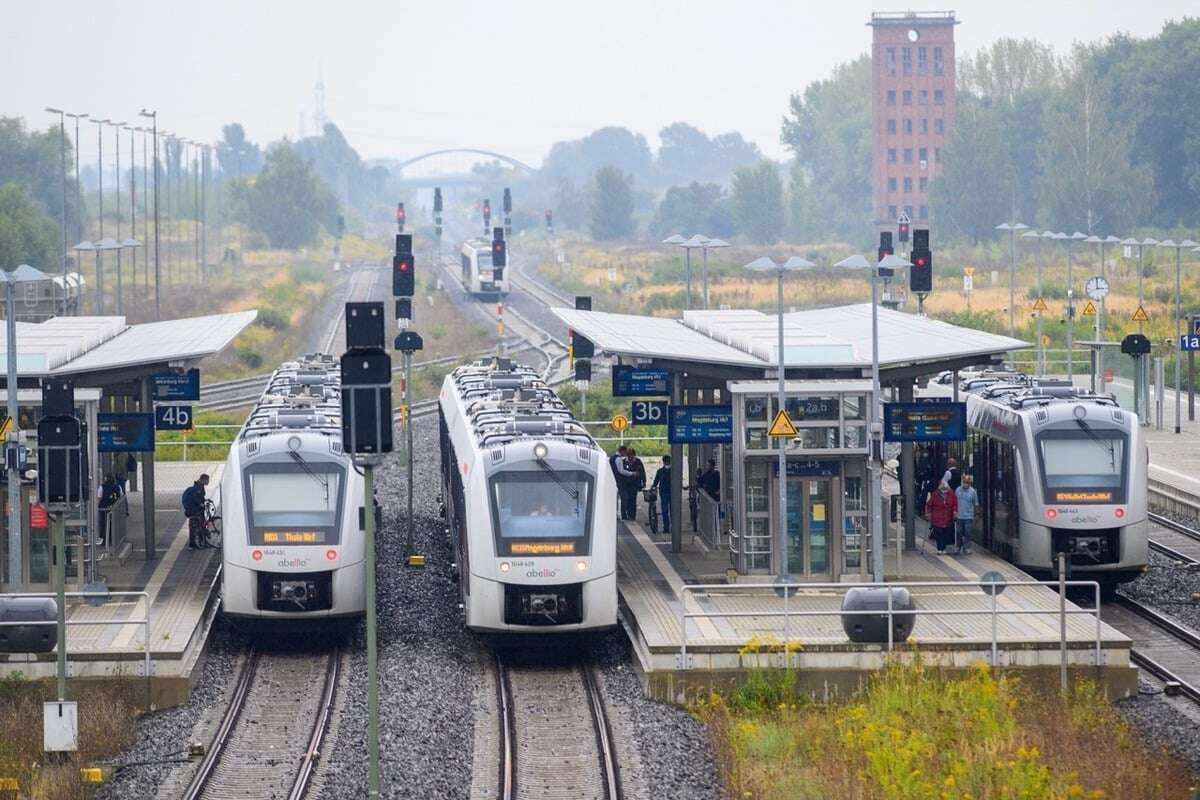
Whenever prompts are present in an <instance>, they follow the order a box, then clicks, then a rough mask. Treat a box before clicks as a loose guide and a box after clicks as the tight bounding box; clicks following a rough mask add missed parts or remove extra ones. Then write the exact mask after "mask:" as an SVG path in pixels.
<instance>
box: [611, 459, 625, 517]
mask: <svg viewBox="0 0 1200 800" xmlns="http://www.w3.org/2000/svg"><path fill="white" fill-rule="evenodd" d="M628 450H629V448H628V447H626V446H625V445H621V446H620V447H618V448H617V452H616V454H615V455H612V456H609V458H608V466H609V467H611V468H612V474H613V480H614V481H616V483H617V511H618V513H619V514H620V517H621V519H625V476H624V475H622V474H621V466H622V465H623V464H624V463H625V454H626V453H627V452H628Z"/></svg>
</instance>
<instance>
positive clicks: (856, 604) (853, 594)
mask: <svg viewBox="0 0 1200 800" xmlns="http://www.w3.org/2000/svg"><path fill="white" fill-rule="evenodd" d="M888 592H891V595H892V610H893V611H915V610H916V608H917V604H916V603H915V602H914V601H913V597H912V593H911V592H909V591H908V589H905V588H904V587H902V586H890V587H883V586H881V587H878V588H875V587H855V588H853V589H851V590H850V591H848V592H846V597H845V598H844V599H843V600H842V611H882V612H884V613H882V614H879V615H878V616H876V615H874V614H842V630H844V631H845V632H846V635H847V636H849V637H850V641H852V642H873V643H876V644H880V643H886V642H887V640H888V629H887V620H888V616H887V607H888ZM915 622H916V615H915V614H896V615H894V616H893V617H892V641H893V642H903V641H905V640H907V639H908V637H909V636H910V635H911V634H912V630H913V624H914V623H915Z"/></svg>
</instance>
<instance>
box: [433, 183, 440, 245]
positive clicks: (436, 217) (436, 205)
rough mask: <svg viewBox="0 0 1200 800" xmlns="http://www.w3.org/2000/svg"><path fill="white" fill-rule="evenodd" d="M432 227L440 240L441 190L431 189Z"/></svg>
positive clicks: (437, 187) (437, 188)
mask: <svg viewBox="0 0 1200 800" xmlns="http://www.w3.org/2000/svg"><path fill="white" fill-rule="evenodd" d="M433 226H434V232H435V233H436V234H437V237H438V239H441V238H442V188H441V187H440V186H436V187H434V189H433Z"/></svg>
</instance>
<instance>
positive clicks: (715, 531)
mask: <svg viewBox="0 0 1200 800" xmlns="http://www.w3.org/2000/svg"><path fill="white" fill-rule="evenodd" d="M696 504H697V506H698V508H697V514H696V518H697V525H696V532H697V533H699V534H700V537H701V538H702V539H704V542H705V543H706V544H707V545H708V546H709V548H711V549H713V550H717V549H719V548H721V547H722V546H723V541H722V536H723V534H724V531H723V530H722V526H723V524H724V521H725V520H726V519H727V518H728V514H727V513H726V511H727V509H726V507H725V506H727V505H728V504H726V503H719V502H717V501H716V500H713V499H712V498H711V497H709V495H708V493H707V492H705V491H703V490H701V491H698V492H696Z"/></svg>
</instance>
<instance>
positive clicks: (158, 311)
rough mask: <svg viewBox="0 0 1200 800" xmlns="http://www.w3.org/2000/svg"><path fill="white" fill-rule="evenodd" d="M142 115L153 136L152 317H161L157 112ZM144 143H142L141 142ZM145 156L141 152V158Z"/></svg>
mask: <svg viewBox="0 0 1200 800" xmlns="http://www.w3.org/2000/svg"><path fill="white" fill-rule="evenodd" d="M138 114H140V115H141V116H143V117H149V118H150V119H151V120H153V122H152V124H151V128H150V130H151V133H152V134H153V136H154V318H155V319H156V320H157V319H162V311H161V309H160V307H159V292H158V279H159V274H160V273H159V269H158V238H159V237H158V112H157V111H147V110H146V109H144V108H143V109H142V110H141V111H139V112H138ZM143 144H144V143H143ZM144 158H145V156H144V154H143V160H144Z"/></svg>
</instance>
